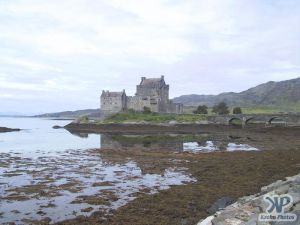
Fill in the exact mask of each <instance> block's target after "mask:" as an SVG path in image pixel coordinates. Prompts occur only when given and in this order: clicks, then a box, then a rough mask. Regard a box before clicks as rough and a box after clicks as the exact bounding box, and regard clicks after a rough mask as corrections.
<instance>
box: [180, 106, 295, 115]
mask: <svg viewBox="0 0 300 225" xmlns="http://www.w3.org/2000/svg"><path fill="white" fill-rule="evenodd" d="M196 108H197V107H195V106H186V107H184V113H192V112H193V111H194V110H195V109H196ZM233 108H234V107H230V108H229V110H230V114H232V110H233ZM241 109H242V112H243V114H277V113H282V112H285V113H286V112H300V104H293V105H291V104H290V105H282V106H280V107H277V106H255V107H241ZM208 115H209V116H213V115H216V114H214V113H212V108H211V107H210V108H208Z"/></svg>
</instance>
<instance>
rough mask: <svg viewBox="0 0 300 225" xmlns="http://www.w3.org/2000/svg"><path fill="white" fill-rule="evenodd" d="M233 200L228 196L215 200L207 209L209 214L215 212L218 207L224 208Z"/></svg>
mask: <svg viewBox="0 0 300 225" xmlns="http://www.w3.org/2000/svg"><path fill="white" fill-rule="evenodd" d="M233 202H234V199H232V198H230V197H223V198H220V199H219V200H217V201H216V202H215V203H214V204H213V205H212V206H211V207H210V208H209V209H208V210H207V212H208V213H209V214H215V213H216V212H217V211H219V210H220V209H224V208H226V206H229V205H231V204H232V203H233Z"/></svg>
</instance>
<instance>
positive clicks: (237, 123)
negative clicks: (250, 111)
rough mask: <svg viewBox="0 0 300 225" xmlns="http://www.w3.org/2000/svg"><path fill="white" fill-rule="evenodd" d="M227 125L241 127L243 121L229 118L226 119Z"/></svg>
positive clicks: (237, 118)
mask: <svg viewBox="0 0 300 225" xmlns="http://www.w3.org/2000/svg"><path fill="white" fill-rule="evenodd" d="M228 124H229V125H242V124H243V120H242V118H239V117H231V118H229V119H228Z"/></svg>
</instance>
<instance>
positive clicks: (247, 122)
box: [245, 117, 255, 124]
mask: <svg viewBox="0 0 300 225" xmlns="http://www.w3.org/2000/svg"><path fill="white" fill-rule="evenodd" d="M254 119H255V118H254V117H249V118H247V119H246V120H245V124H249V121H251V120H254Z"/></svg>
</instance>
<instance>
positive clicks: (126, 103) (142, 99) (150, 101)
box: [101, 76, 183, 115]
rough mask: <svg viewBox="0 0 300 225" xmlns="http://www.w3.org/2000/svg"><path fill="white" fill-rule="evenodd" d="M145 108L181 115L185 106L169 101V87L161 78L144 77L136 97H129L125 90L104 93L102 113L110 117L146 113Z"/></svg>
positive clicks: (137, 89)
mask: <svg viewBox="0 0 300 225" xmlns="http://www.w3.org/2000/svg"><path fill="white" fill-rule="evenodd" d="M145 107H147V108H148V109H150V110H151V112H157V113H174V114H180V113H182V111H183V105H182V104H177V103H173V102H172V101H171V100H170V99H169V85H167V84H166V83H165V80H164V76H161V78H146V77H142V78H141V82H140V84H139V85H137V86H136V94H135V96H127V95H126V93H125V90H123V91H121V92H110V91H104V90H103V91H102V95H101V111H102V113H103V114H106V115H109V114H114V113H118V112H126V111H128V110H130V109H131V110H134V111H140V112H141V111H144V109H145Z"/></svg>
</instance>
